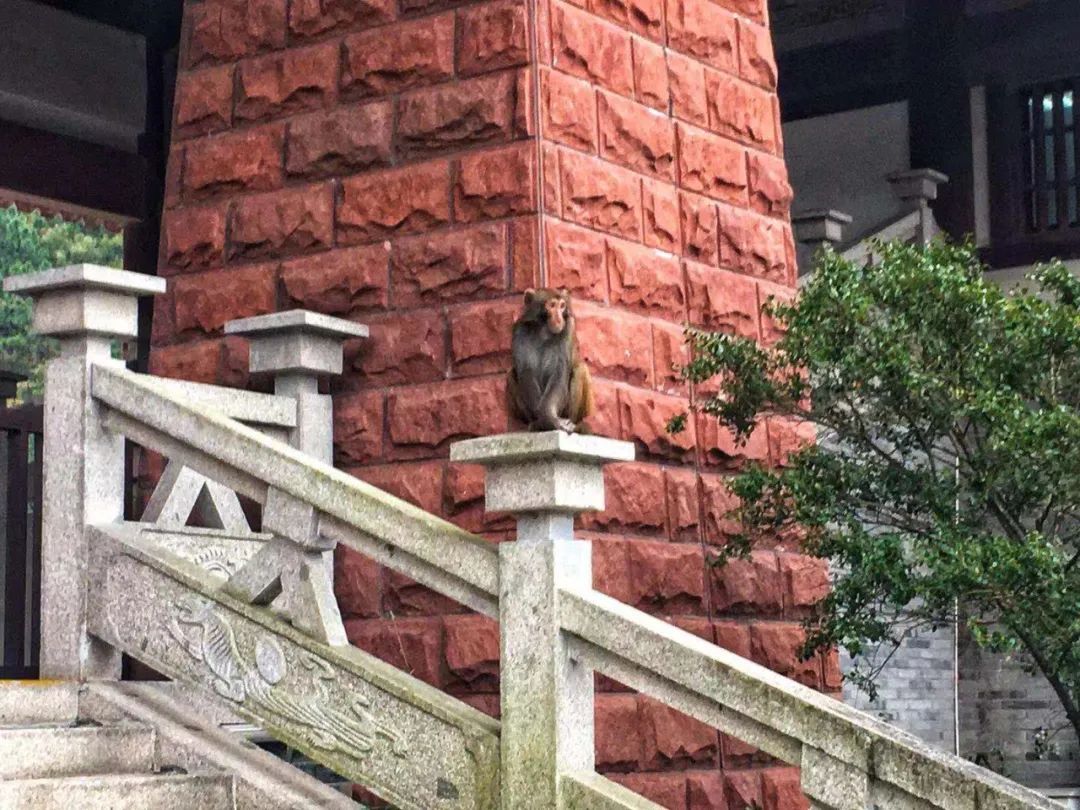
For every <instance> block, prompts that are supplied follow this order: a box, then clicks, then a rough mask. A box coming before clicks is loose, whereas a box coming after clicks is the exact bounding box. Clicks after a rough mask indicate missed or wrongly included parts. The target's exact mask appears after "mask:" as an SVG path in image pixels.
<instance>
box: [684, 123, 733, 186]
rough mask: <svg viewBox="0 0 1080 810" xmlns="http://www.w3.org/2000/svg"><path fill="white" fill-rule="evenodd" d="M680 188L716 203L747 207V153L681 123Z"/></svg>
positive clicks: (709, 133)
mask: <svg viewBox="0 0 1080 810" xmlns="http://www.w3.org/2000/svg"><path fill="white" fill-rule="evenodd" d="M678 131H679V185H680V186H681V187H682V188H684V189H687V190H689V191H697V192H700V193H702V194H705V195H707V196H709V197H713V198H714V199H717V200H722V201H724V202H729V203H733V204H736V205H746V188H747V174H746V150H745V149H744V148H742V147H741V146H738V145H737V144H734V143H732V142H731V141H728V140H725V139H723V138H720V137H718V136H716V135H714V134H713V133H711V132H707V131H705V130H702V129H697V128H696V127H691V126H687V125H686V124H680V125H679V127H678Z"/></svg>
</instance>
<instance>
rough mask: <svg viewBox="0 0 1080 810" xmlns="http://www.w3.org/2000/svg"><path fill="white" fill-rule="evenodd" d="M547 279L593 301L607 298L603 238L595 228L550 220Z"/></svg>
mask: <svg viewBox="0 0 1080 810" xmlns="http://www.w3.org/2000/svg"><path fill="white" fill-rule="evenodd" d="M545 226H546V228H547V250H548V282H549V283H550V284H551V286H553V287H559V288H564V289H567V290H569V291H570V292H571V293H572V294H573V295H575V296H580V297H581V298H588V299H590V300H594V301H604V300H606V299H607V294H608V289H607V270H606V269H605V264H604V238H603V237H602V236H600V235H599V234H597V233H595V232H593V231H587V230H585V229H583V228H575V227H573V226H572V225H567V224H566V223H563V222H558V221H555V220H548V221H547V222H546V223H545Z"/></svg>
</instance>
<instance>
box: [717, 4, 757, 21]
mask: <svg viewBox="0 0 1080 810" xmlns="http://www.w3.org/2000/svg"><path fill="white" fill-rule="evenodd" d="M717 2H718V3H719V4H720V5H721V6H723V7H724V8H726V9H730V10H731V11H734V12H735V13H736V14H741V15H743V16H744V17H749V18H750V19H751V20H753V21H754V22H759V23H764V22H765V12H766V9H767V2H768V0H717Z"/></svg>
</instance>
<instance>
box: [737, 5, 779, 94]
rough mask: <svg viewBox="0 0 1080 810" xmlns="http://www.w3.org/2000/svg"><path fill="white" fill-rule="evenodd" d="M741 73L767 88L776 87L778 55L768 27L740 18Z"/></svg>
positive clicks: (749, 79) (772, 88)
mask: <svg viewBox="0 0 1080 810" xmlns="http://www.w3.org/2000/svg"><path fill="white" fill-rule="evenodd" d="M739 74H740V75H741V76H742V77H743V78H744V79H746V80H747V81H750V82H753V83H754V84H758V85H761V86H762V87H764V88H765V89H766V90H775V89H776V57H775V56H774V55H773V43H772V34H771V33H770V31H769V29H768V28H767V27H765V26H763V25H756V24H754V23H752V22H748V21H747V20H739Z"/></svg>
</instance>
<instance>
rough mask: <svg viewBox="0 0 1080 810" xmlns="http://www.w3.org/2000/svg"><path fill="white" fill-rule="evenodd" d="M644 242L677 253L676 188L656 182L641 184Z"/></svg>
mask: <svg viewBox="0 0 1080 810" xmlns="http://www.w3.org/2000/svg"><path fill="white" fill-rule="evenodd" d="M641 206H642V213H643V215H644V229H643V230H644V233H643V237H644V242H645V244H646V245H648V246H649V247H654V248H659V249H660V250H664V251H668V252H675V251H677V250H678V249H679V198H678V195H677V192H676V191H675V187H674V186H670V185H668V184H667V183H660V182H658V181H656V180H649V179H643V180H642V182H641Z"/></svg>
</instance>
